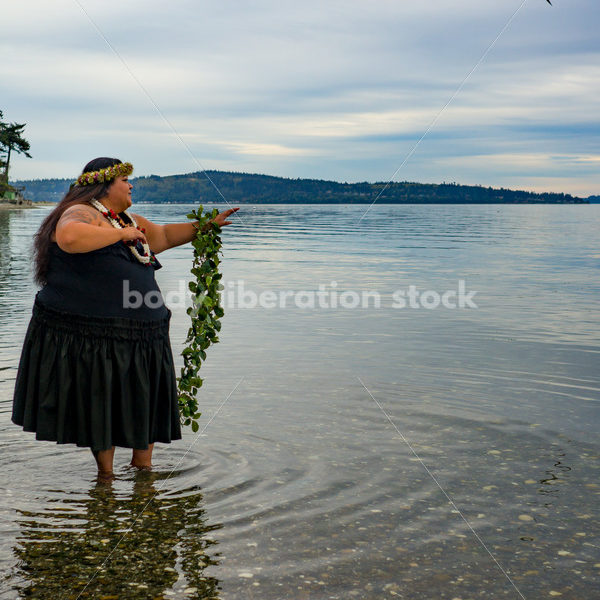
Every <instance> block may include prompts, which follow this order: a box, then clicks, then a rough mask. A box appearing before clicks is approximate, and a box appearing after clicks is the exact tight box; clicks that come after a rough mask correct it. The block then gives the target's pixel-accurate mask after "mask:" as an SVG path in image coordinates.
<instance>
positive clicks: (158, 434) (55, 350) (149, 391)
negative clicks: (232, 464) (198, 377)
mask: <svg viewBox="0 0 600 600" xmlns="http://www.w3.org/2000/svg"><path fill="white" fill-rule="evenodd" d="M170 318H171V312H170V311H169V313H168V315H167V316H166V317H164V318H162V319H158V320H135V319H128V318H122V317H97V316H87V315H76V314H72V313H67V312H62V311H59V310H55V309H53V308H49V307H46V306H44V305H43V304H42V303H40V302H39V301H38V300H37V299H36V301H35V304H34V307H33V314H32V318H31V321H30V323H29V328H28V329H27V334H26V336H25V342H24V344H23V351H22V354H21V360H20V363H19V370H18V373H17V379H16V383H15V395H14V402H13V414H12V420H13V423H16V424H17V425H22V426H23V429H24V430H25V431H34V432H35V433H36V439H38V440H51V441H55V442H58V443H59V444H77V445H78V446H84V447H89V448H91V449H92V450H94V451H95V450H107V449H109V448H111V447H112V446H122V447H125V448H136V449H140V450H143V449H146V448H147V447H148V444H151V443H153V442H164V443H169V442H171V441H172V440H177V439H181V426H180V421H179V408H178V402H177V383H176V380H175V368H174V362H173V354H172V351H171V344H170V341H169V321H170Z"/></svg>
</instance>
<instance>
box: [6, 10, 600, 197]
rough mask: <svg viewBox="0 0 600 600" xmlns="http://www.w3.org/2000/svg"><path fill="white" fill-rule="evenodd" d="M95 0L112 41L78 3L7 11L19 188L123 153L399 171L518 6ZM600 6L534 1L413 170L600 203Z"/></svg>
mask: <svg viewBox="0 0 600 600" xmlns="http://www.w3.org/2000/svg"><path fill="white" fill-rule="evenodd" d="M79 1H80V2H81V4H82V6H83V7H84V9H85V11H86V12H87V13H88V14H89V16H90V17H91V19H92V20H93V23H94V24H95V26H97V28H98V29H99V30H100V31H101V34H102V35H100V34H99V33H98V31H97V30H96V27H95V26H94V24H92V23H91V22H90V20H89V19H88V17H87V16H86V14H84V13H83V12H82V11H81V9H80V8H79V6H78V4H77V3H76V2H74V0H58V1H57V2H54V3H52V5H48V3H47V2H41V0H24V1H23V2H20V3H14V2H13V3H8V4H7V6H6V7H3V21H2V25H0V28H1V29H2V31H1V33H2V35H1V36H0V40H1V41H0V52H2V56H3V61H2V64H1V65H0V81H2V92H1V94H0V109H2V110H4V113H5V117H6V118H8V119H9V120H11V121H19V122H27V124H28V125H27V129H26V135H27V137H28V139H29V140H30V141H31V144H32V153H33V155H34V159H33V160H26V159H23V158H17V159H16V160H15V162H14V167H13V171H12V176H13V177H15V178H17V177H21V178H27V177H40V176H50V175H56V176H72V175H73V174H74V173H77V172H78V171H79V170H80V169H81V167H82V166H83V164H84V163H85V162H87V160H89V158H91V157H92V156H97V155H101V154H106V153H107V152H108V151H110V152H111V153H112V154H113V155H117V156H121V157H124V158H127V159H130V160H132V161H133V162H134V163H135V164H136V173H138V174H149V173H157V174H170V173H180V172H185V171H190V170H197V168H198V161H199V162H200V163H201V164H203V165H204V166H206V167H207V168H225V169H227V170H243V171H250V170H253V171H258V172H262V173H272V174H279V175H285V176H290V177H297V176H299V177H303V176H306V177H322V178H327V179H340V180H348V181H358V180H376V179H377V180H383V179H386V178H388V177H390V176H391V175H392V173H394V171H395V170H396V169H397V167H398V166H399V165H400V164H401V162H402V161H403V159H404V158H405V157H406V156H407V154H408V153H409V152H410V151H411V149H412V148H413V147H414V145H415V144H416V142H417V141H418V139H419V138H420V137H421V135H422V134H423V132H424V131H425V130H426V129H427V127H428V126H429V125H430V124H431V122H432V120H433V119H434V118H435V117H436V115H438V113H439V111H440V109H441V108H442V107H443V106H444V105H445V104H446V103H447V102H448V100H449V98H450V97H451V96H452V94H453V93H454V92H455V90H456V89H457V87H458V85H459V84H460V83H461V82H462V81H463V80H464V78H465V76H466V75H467V74H468V73H469V71H470V70H471V69H472V67H473V66H474V65H475V63H476V62H477V61H478V60H479V58H480V57H481V55H482V53H483V52H484V51H485V50H486V48H487V47H488V46H489V44H490V43H491V42H492V40H493V39H494V38H495V37H496V36H497V35H498V32H499V31H500V30H501V29H502V27H503V26H504V24H505V23H506V22H507V20H508V19H509V17H510V16H511V14H512V13H513V12H514V11H515V10H516V8H517V7H518V6H519V5H520V0H515V1H514V2H512V1H511V2H504V3H500V2H498V3H485V2H480V1H479V0H455V1H454V2H449V1H447V0H430V1H428V2H418V3H415V2H406V1H404V2H398V1H392V0H378V1H376V2H372V3H365V2H362V1H361V2H359V1H358V0H356V1H355V0H347V1H345V2H341V1H338V0H331V1H329V2H327V3H317V2H315V1H314V0H307V1H306V2H303V3H301V4H292V3H285V2H284V3H282V2H275V1H274V0H258V1H257V2H253V3H247V2H241V1H233V2H228V3H225V4H223V3H217V2H206V1H200V2H199V1H197V0H181V1H179V2H177V3H171V4H166V3H158V2H141V1H140V0H129V1H128V2H126V3H117V2H115V1H114V0H106V1H103V2H100V0H79ZM599 14H600V6H598V3H597V0H569V1H568V2H567V1H566V0H557V1H556V2H555V3H554V7H553V8H551V7H549V6H548V5H547V3H546V2H544V1H543V0H529V1H528V2H527V3H526V4H525V5H524V7H523V8H522V10H521V11H520V12H519V14H518V15H517V17H516V18H515V20H514V22H513V23H512V24H511V26H510V27H509V28H508V29H507V31H506V32H505V33H504V34H503V35H502V36H501V37H500V39H499V40H498V42H497V43H496V45H495V47H494V48H493V50H492V51H491V52H490V53H489V54H488V56H487V58H486V60H485V61H484V62H483V63H482V64H481V65H480V66H479V68H478V69H477V70H476V71H475V72H474V73H473V74H472V76H471V77H470V78H469V80H468V81H467V82H466V84H465V85H464V87H463V88H462V90H461V91H460V93H459V94H458V95H457V96H456V98H455V99H454V100H453V102H452V103H451V104H450V105H449V106H448V108H447V109H446V110H445V111H444V112H443V114H441V115H440V116H439V118H438V119H437V121H436V123H435V126H434V127H433V128H432V130H431V132H430V133H429V134H428V135H427V137H426V138H425V139H424V140H423V141H422V143H421V144H420V146H419V148H418V150H417V151H416V152H415V153H414V155H413V156H412V157H411V158H410V160H409V161H408V162H407V163H406V166H405V167H404V168H403V169H402V170H401V172H400V173H399V174H398V178H399V179H414V180H421V181H442V180H443V179H446V180H457V181H460V180H461V177H463V178H466V179H468V181H466V180H465V183H468V182H473V180H476V182H478V183H482V184H486V185H487V184H493V185H504V184H505V182H508V181H515V178H517V179H518V181H524V183H527V181H528V180H527V173H525V172H524V171H525V169H529V171H528V174H529V176H530V177H531V181H532V182H534V181H547V182H548V183H549V184H552V185H553V186H554V188H553V189H555V190H556V191H565V192H568V191H571V190H572V189H573V188H571V187H570V186H573V182H577V189H578V190H583V192H581V191H580V192H579V193H586V194H587V193H598V188H597V186H596V178H595V177H594V176H593V174H592V173H591V172H590V168H589V166H590V165H595V164H596V163H595V162H594V161H593V160H591V161H587V162H586V160H582V159H581V157H590V156H595V155H596V152H595V150H594V149H595V148H597V147H598V134H599V131H600V127H599V120H598V117H597V112H598V111H597V98H598V96H599V94H600V67H598V66H597V65H599V64H600V60H599V58H600V47H599V46H600V44H599V42H598V38H597V33H596V30H597V27H596V24H597V22H598V16H599ZM102 36H105V37H106V39H107V40H108V41H109V42H110V44H111V45H112V46H113V48H114V49H115V50H116V51H117V53H118V54H119V56H120V57H121V58H122V59H123V60H124V61H125V62H126V64H127V67H128V68H126V67H125V66H124V65H123V63H122V62H121V61H120V59H119V58H118V57H117V56H116V55H115V53H114V52H113V51H112V50H111V48H109V46H108V45H107V43H106V41H105V40H104V39H103V37H102ZM128 69H129V70H128ZM132 73H133V76H132ZM135 79H137V80H138V81H139V82H140V83H141V84H142V85H143V88H144V90H145V91H144V90H142V89H140V87H139V85H138V83H137V82H136V81H135ZM147 94H148V95H149V96H150V97H151V99H152V100H149V98H148V97H147ZM153 103H154V104H156V106H158V107H159V109H160V111H161V112H162V114H163V115H164V116H165V117H166V118H167V119H168V121H169V122H170V123H171V124H172V126H173V127H174V128H175V129H176V131H177V132H178V134H180V135H181V137H182V138H183V139H184V140H185V142H186V144H188V145H189V147H190V148H191V150H192V151H193V153H194V155H195V156H196V157H197V161H195V160H193V159H192V158H191V157H190V156H189V155H188V152H187V150H186V148H185V147H184V146H183V145H182V144H181V142H180V141H179V140H178V138H177V136H175V135H174V134H173V132H172V131H171V129H170V126H169V125H168V124H167V123H166V122H165V121H164V120H163V118H162V117H161V116H160V115H159V114H158V113H157V111H156V108H155V106H154V105H153ZM542 156H549V157H558V156H563V157H565V158H564V160H558V159H556V158H550V159H542V158H541V157H542ZM57 157H60V158H57ZM491 157H495V158H491ZM501 157H504V158H501ZM518 157H531V159H526V160H524V162H520V161H519V160H518ZM536 157H537V158H536ZM578 157H579V158H578ZM465 164H468V165H469V167H468V168H466V167H465ZM503 169H504V172H502V170H503ZM548 169H554V173H553V174H552V178H551V179H548V178H547V170H548ZM580 178H581V179H580Z"/></svg>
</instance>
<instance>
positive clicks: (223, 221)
mask: <svg viewBox="0 0 600 600" xmlns="http://www.w3.org/2000/svg"><path fill="white" fill-rule="evenodd" d="M238 210H239V207H236V208H231V209H229V210H226V211H224V212H222V213H220V214H218V215H217V216H216V217H215V218H214V219H213V222H214V223H216V224H217V225H218V226H219V227H223V226H225V225H231V221H228V220H227V218H228V217H230V216H231V215H232V214H233V213H235V212H237V211H238ZM133 218H134V219H135V220H136V221H137V224H138V225H139V226H140V227H143V228H144V229H145V230H146V238H147V239H148V245H149V246H150V250H152V252H154V253H155V254H158V253H159V252H163V251H164V250H168V249H169V248H175V247H176V246H181V245H182V244H187V243H188V242H191V241H192V240H193V239H194V238H195V237H196V232H197V231H198V229H197V227H198V221H193V222H192V221H189V222H188V223H169V224H167V225H157V224H156V223H152V221H149V220H148V219H146V218H145V217H142V216H140V215H136V214H133Z"/></svg>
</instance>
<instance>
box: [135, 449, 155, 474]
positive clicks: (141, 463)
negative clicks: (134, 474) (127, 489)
mask: <svg viewBox="0 0 600 600" xmlns="http://www.w3.org/2000/svg"><path fill="white" fill-rule="evenodd" d="M152 450H154V444H149V445H148V448H146V449H145V450H134V451H133V454H132V456H131V462H130V463H129V464H130V465H131V466H132V467H135V468H136V469H140V470H142V471H151V470H152Z"/></svg>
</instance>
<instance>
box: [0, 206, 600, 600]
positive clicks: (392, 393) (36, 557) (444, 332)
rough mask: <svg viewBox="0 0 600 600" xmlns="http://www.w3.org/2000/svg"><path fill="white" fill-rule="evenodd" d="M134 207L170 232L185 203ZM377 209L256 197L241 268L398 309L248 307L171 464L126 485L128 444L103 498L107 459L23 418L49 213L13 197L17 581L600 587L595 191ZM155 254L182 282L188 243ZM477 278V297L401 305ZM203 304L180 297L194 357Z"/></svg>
mask: <svg viewBox="0 0 600 600" xmlns="http://www.w3.org/2000/svg"><path fill="white" fill-rule="evenodd" d="M136 208H137V211H138V212H139V213H140V214H143V215H144V216H147V217H149V218H151V219H153V220H154V221H156V222H159V223H166V222H177V221H180V220H182V217H183V216H184V215H185V214H186V212H188V208H189V207H186V206H176V205H162V206H161V205H158V206H156V205H155V206H139V207H136ZM364 209H365V207H364V206H363V207H360V206H339V205H338V206H323V207H316V206H301V205H296V206H273V205H270V206H244V207H243V209H242V211H240V218H242V219H243V223H241V222H237V221H234V222H235V225H232V226H231V227H229V228H228V229H227V232H226V233H224V241H225V246H224V254H225V255H224V261H223V263H222V265H223V270H224V282H225V283H227V282H228V281H239V280H244V282H245V287H246V289H252V290H256V291H261V290H265V289H272V290H316V289H317V285H318V284H319V283H326V284H328V283H329V282H331V281H336V282H337V284H338V289H339V290H343V289H347V290H356V291H357V292H359V293H360V292H361V291H363V290H371V289H375V290H378V291H379V292H381V294H382V297H383V302H382V305H383V306H382V308H381V309H373V310H365V309H357V310H342V309H340V310H317V309H304V310H303V309H299V308H294V307H292V308H289V309H285V310H283V309H279V310H266V309H253V310H244V309H232V310H228V311H227V312H226V316H225V318H224V320H223V329H222V332H221V335H220V336H219V337H220V340H221V343H220V344H218V345H217V346H216V347H215V348H214V349H211V354H210V356H209V360H208V361H207V363H206V364H205V365H204V366H203V369H206V371H205V372H204V377H205V384H204V386H203V388H202V394H201V395H200V405H201V410H202V412H203V417H202V420H203V421H204V423H205V424H206V425H208V424H209V420H210V419H211V417H212V416H213V415H215V413H216V416H215V418H214V419H212V420H210V424H209V426H208V427H207V430H206V432H205V433H204V434H203V435H202V436H200V437H196V436H193V435H191V432H189V431H188V432H185V433H184V439H183V440H181V441H179V442H177V443H174V444H171V445H169V446H161V445H158V447H157V450H156V451H155V466H156V469H157V473H159V474H160V473H170V472H171V471H172V470H173V469H174V468H175V467H176V469H175V472H174V473H173V477H172V478H170V479H169V480H168V481H167V482H163V481H162V480H161V481H158V480H156V481H155V480H154V478H155V477H158V479H159V480H160V479H161V477H163V476H162V475H153V476H150V477H149V478H147V475H144V474H141V475H140V476H138V477H135V478H132V474H131V472H130V471H128V469H127V467H123V464H124V463H126V462H128V461H129V457H127V458H126V459H125V457H124V454H126V453H124V452H123V451H120V449H118V450H117V457H116V461H115V466H116V472H117V473H118V474H119V477H118V479H117V481H116V482H115V483H114V484H113V485H112V487H99V486H95V485H94V486H92V487H91V489H89V488H90V483H89V480H88V479H86V477H87V478H89V477H91V476H93V475H92V473H93V471H94V463H93V459H92V458H91V454H90V453H89V452H88V451H83V450H78V449H75V448H73V447H57V446H56V445H53V444H45V443H39V442H35V441H34V440H33V437H32V436H31V435H30V434H25V433H23V432H22V431H21V430H20V429H19V428H17V427H15V426H13V425H11V424H10V422H9V420H10V408H11V398H12V395H11V394H12V386H13V385H14V377H15V374H16V366H17V360H18V354H19V350H20V344H21V343H22V339H23V335H24V331H25V328H26V326H27V321H28V318H29V315H30V313H31V304H32V299H33V294H34V292H35V287H34V286H33V283H32V281H31V260H30V253H29V247H30V243H31V236H32V235H33V233H34V232H35V230H36V228H37V225H39V223H40V222H41V220H42V218H43V216H44V214H46V213H47V209H40V210H39V211H38V210H36V211H11V213H10V216H9V217H5V218H2V213H0V282H1V284H2V285H1V287H0V330H1V335H0V351H1V352H0V417H1V420H0V450H1V452H0V472H1V473H2V476H3V477H5V478H6V481H7V485H6V486H5V487H6V493H5V495H3V496H0V515H1V516H2V519H0V537H1V538H2V540H3V545H2V546H1V547H0V567H1V569H2V571H3V572H4V573H7V574H8V577H7V579H5V580H3V581H2V582H1V583H0V597H5V598H7V599H8V600H12V599H13V598H14V597H16V596H18V595H21V596H22V597H35V598H44V599H45V598H56V597H73V598H75V597H76V595H77V594H78V593H79V592H80V591H82V590H83V588H84V586H85V585H86V583H87V582H88V581H89V580H90V579H91V578H92V577H93V576H94V575H96V577H94V578H93V579H91V583H90V585H89V586H88V588H86V589H85V591H84V594H83V595H82V597H85V596H86V595H87V596H88V597H90V598H92V597H93V598H104V599H105V600H108V599H110V598H163V597H164V598H175V599H178V598H188V597H197V598H206V597H210V596H211V595H213V596H215V597H217V596H218V595H220V596H222V597H223V598H224V599H227V600H238V599H239V600H247V599H250V600H253V599H258V598H260V599H261V600H282V599H286V600H287V599H288V598H290V599H294V600H295V599H307V600H332V599H336V600H338V599H339V600H348V599H350V600H351V599H353V598H357V599H359V600H381V599H382V598H388V597H389V598H393V597H400V598H410V599H411V600H431V599H432V598H443V599H448V600H451V599H453V598H461V599H463V600H467V599H475V598H477V599H478V600H496V599H497V598H517V597H519V596H518V593H517V592H516V590H515V589H514V587H512V585H511V583H510V582H509V580H508V578H507V577H506V576H505V574H504V573H503V571H502V570H501V569H500V568H499V567H498V564H499V565H501V567H502V569H504V570H505V572H506V574H508V575H509V576H510V578H511V580H512V581H513V582H514V583H515V585H516V586H517V587H518V589H519V590H520V592H521V593H522V594H523V596H524V597H525V598H527V599H528V600H529V599H534V598H536V599H537V598H546V597H557V598H562V599H563V600H567V599H569V600H571V599H573V600H575V599H577V600H579V599H586V600H587V599H591V598H595V597H597V590H598V589H600V518H598V506H599V499H600V484H599V483H598V482H599V481H600V478H599V472H600V461H599V455H600V446H599V444H598V429H599V427H600V411H599V406H600V371H599V370H598V356H599V355H600V336H599V330H598V322H599V318H598V317H599V315H598V310H599V307H600V305H599V304H598V301H597V299H598V293H600V285H599V283H598V281H599V280H598V269H599V266H600V262H599V259H600V238H599V237H598V235H597V231H598V228H599V226H600V207H599V206H390V205H381V206H376V207H374V208H373V209H372V210H371V211H370V212H369V213H368V214H367V216H366V217H365V218H364V219H363V220H362V221H360V222H359V219H360V216H361V214H362V213H363V212H364ZM161 262H162V264H163V265H164V267H165V268H164V269H161V270H160V271H159V272H158V273H157V278H158V279H159V284H160V286H161V289H162V290H163V292H164V293H168V292H169V291H171V290H177V289H178V285H179V281H180V280H181V279H184V280H185V279H186V277H187V274H188V268H189V265H190V248H189V246H188V247H181V248H176V249H173V250H172V251H169V252H167V253H165V254H162V255H161ZM458 279H465V280H466V283H467V287H468V289H474V290H478V295H477V296H476V301H477V304H478V306H479V308H478V309H477V310H468V311H452V310H423V309H421V310H395V309H392V308H390V307H389V303H388V302H387V301H388V300H389V298H390V296H391V293H392V292H393V291H394V290H396V289H399V288H402V289H406V287H407V286H408V285H409V284H414V285H416V286H417V287H418V288H419V289H420V290H423V289H432V290H437V291H440V292H441V291H443V290H445V289H455V288H456V285H457V280H458ZM187 318H188V317H187V315H186V314H185V310H183V309H181V310H175V311H174V312H173V319H172V323H171V339H172V344H173V349H174V352H175V357H176V360H177V356H178V352H179V351H180V350H181V347H182V344H183V340H184V339H185V335H186V333H187V329H188V326H187ZM358 377H360V378H361V380H362V381H364V382H365V385H367V386H368V388H369V391H370V392H371V393H372V394H373V397H374V398H376V399H377V402H379V403H380V404H381V406H382V408H383V409H384V410H385V411H386V412H387V414H388V415H389V416H390V418H391V419H392V420H393V422H394V425H395V426H396V427H397V428H398V431H400V432H402V436H404V438H405V439H406V440H407V441H408V442H410V444H411V446H412V449H414V451H415V452H416V453H417V454H418V456H419V458H420V460H419V459H417V457H416V456H415V455H414V454H413V453H412V451H411V449H410V448H409V447H408V446H407V444H406V443H405V441H404V439H403V438H402V437H401V436H399V435H398V432H397V431H396V430H395V429H394V427H392V425H391V424H390V422H389V421H388V420H387V418H386V416H385V415H384V414H383V412H382V411H381V410H380V409H379V407H378V405H377V404H376V403H375V402H374V401H373V399H372V398H371V397H370V396H369V393H367V392H366V391H365V389H364V387H363V386H362V385H361V383H360V381H359V380H358ZM241 378H243V381H242V383H241V384H240V385H239V387H238V388H237V389H236V390H235V393H233V394H231V392H232V389H233V388H234V386H235V385H236V383H238V382H239V381H240V379H241ZM225 400H226V402H225V403H224V401H225ZM217 411H218V413H217ZM421 461H422V462H421ZM119 465H121V466H120V467H119ZM424 466H426V467H427V469H429V471H430V473H431V474H432V475H434V476H435V478H436V479H437V481H438V482H439V484H440V485H441V486H442V487H443V489H444V491H445V492H447V494H448V495H449V497H451V498H452V500H453V502H454V505H452V504H450V503H449V502H448V500H447V498H446V497H445V496H444V494H443V493H442V492H441V490H440V488H439V487H438V486H437V485H436V483H435V482H434V480H433V478H432V477H431V476H430V474H429V473H428V472H427V470H426V469H425V468H424ZM163 483H165V486H168V487H165V489H162V488H161V486H162V484H163ZM132 487H133V490H132ZM88 490H89V491H88ZM200 490H201V491H200ZM155 491H158V492H159V494H158V496H157V497H156V499H155V500H153V501H152V503H151V504H149V505H148V506H146V503H147V502H148V500H149V499H150V498H151V497H152V495H153V494H154V493H155ZM455 507H457V508H458V509H459V510H460V514H459V513H458V512H457V511H456V509H455ZM140 512H141V513H142V514H143V517H141V518H140V520H139V521H138V522H136V523H134V522H133V521H134V518H135V516H136V515H137V514H139V513H140ZM463 516H464V517H465V519H466V520H467V521H468V525H467V523H466V522H465V520H463ZM215 523H219V524H222V525H219V526H216V525H212V524H215ZM131 525H133V528H132V531H131V532H130V533H127V535H126V536H125V537H124V539H123V541H122V543H120V544H119V545H118V546H117V549H116V550H115V552H114V553H113V554H112V555H110V557H109V560H108V561H107V562H106V564H105V565H104V566H103V562H104V561H105V559H106V558H107V556H108V555H109V552H110V548H112V547H114V546H115V544H116V543H117V542H118V540H119V539H120V537H121V536H123V534H124V533H125V531H126V530H127V528H128V527H129V526H131ZM215 529H218V531H214V530H215ZM475 533H476V534H477V536H478V537H476V535H475ZM213 534H214V536H215V537H214V539H213ZM107 540H108V541H107ZM215 540H216V541H217V542H218V546H214V545H213V542H214V541H215ZM480 540H481V541H480ZM482 542H483V543H482ZM483 544H485V547H484V545H483ZM217 548H218V550H219V552H218V553H217V552H216V549H217ZM486 548H487V549H488V550H489V552H490V553H491V555H492V556H493V558H492V556H491V555H490V553H488V552H487V551H486ZM494 559H495V560H497V561H498V563H495V562H494ZM98 567H102V568H103V569H104V570H101V571H99V572H97V571H98ZM217 580H218V584H217ZM144 586H147V587H144ZM221 588H222V589H221ZM71 592H72V594H71V596H69V594H70V593H71ZM61 594H62V596H61Z"/></svg>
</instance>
